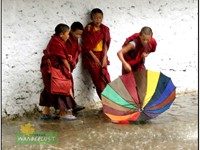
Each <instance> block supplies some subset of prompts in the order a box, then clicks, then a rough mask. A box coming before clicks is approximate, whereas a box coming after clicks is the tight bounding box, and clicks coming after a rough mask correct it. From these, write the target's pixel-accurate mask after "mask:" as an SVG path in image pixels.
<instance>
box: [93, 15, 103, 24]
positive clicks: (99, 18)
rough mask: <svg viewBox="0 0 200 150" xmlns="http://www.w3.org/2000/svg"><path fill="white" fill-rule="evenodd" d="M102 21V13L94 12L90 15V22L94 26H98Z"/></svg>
mask: <svg viewBox="0 0 200 150" xmlns="http://www.w3.org/2000/svg"><path fill="white" fill-rule="evenodd" d="M102 21H103V15H102V13H96V14H94V15H93V16H92V22H93V23H94V25H95V26H96V27H99V26H100V25H101V23H102Z"/></svg>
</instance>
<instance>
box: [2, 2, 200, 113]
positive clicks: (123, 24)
mask: <svg viewBox="0 0 200 150" xmlns="http://www.w3.org/2000/svg"><path fill="white" fill-rule="evenodd" d="M197 6H198V5H197V0H185V1H182V0H176V1H174V0H162V1H161V0H135V1H132V0H126V1H121V0H107V1H102V2H101V3H99V1H98V0H56V1H55V0H2V116H7V115H14V114H18V115H22V114H24V113H25V112H31V111H32V110H33V109H34V108H37V107H38V106H39V105H38V102H39V95H40V92H41V90H42V88H43V83H42V80H41V73H40V60H41V57H42V50H43V49H44V48H45V47H46V45H47V43H48V41H49V39H50V36H51V35H52V34H53V33H54V28H55V26H56V25H57V24H58V23H66V24H68V25H69V26H70V25H71V23H73V22H74V21H80V22H82V23H83V25H84V26H85V25H86V24H87V23H88V22H89V21H90V18H89V13H90V11H91V10H92V9H93V8H95V7H99V8H101V9H102V10H103V12H104V20H103V23H104V24H105V25H107V26H108V27H110V32H111V38H112V41H111V47H110V49H109V52H108V56H109V59H110V61H111V64H110V66H109V71H110V75H111V79H112V80H114V79H115V78H117V77H118V76H119V75H120V74H121V63H120V61H119V59H118V57H117V55H116V53H117V51H118V50H120V48H121V45H122V44H123V42H124V40H125V38H126V37H128V36H130V35H132V34H133V33H135V32H139V31H140V29H141V28H142V27H143V26H146V25H147V26H150V27H152V29H153V32H154V35H153V36H154V38H155V39H156V40H157V43H158V46H157V50H156V52H155V53H152V54H150V55H149V56H148V58H147V59H146V67H147V68H148V69H151V70H156V71H162V72H163V73H164V74H166V75H168V76H170V77H171V78H172V80H173V82H174V84H175V85H176V86H177V92H178V93H180V92H186V91H193V90H197V76H198V73H197V62H198V56H197V54H198V53H197V52H198V43H197V42H198V28H197V25H198V20H197V13H198V10H197ZM79 60H80V61H79V64H78V66H77V68H76V70H75V71H74V73H73V75H74V80H75V96H76V101H77V103H79V104H80V105H85V106H89V105H93V104H95V103H96V102H99V99H98V96H97V94H96V92H95V89H94V88H93V84H92V82H91V80H90V78H89V76H88V74H87V72H86V71H85V70H84V69H83V68H82V65H81V57H80V59H79ZM39 108H40V107H39Z"/></svg>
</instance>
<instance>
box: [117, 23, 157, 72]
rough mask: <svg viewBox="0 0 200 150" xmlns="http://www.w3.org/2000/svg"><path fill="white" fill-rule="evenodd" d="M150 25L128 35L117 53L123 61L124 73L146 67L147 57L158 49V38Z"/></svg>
mask: <svg viewBox="0 0 200 150" xmlns="http://www.w3.org/2000/svg"><path fill="white" fill-rule="evenodd" d="M152 36H153V32H152V29H151V28H150V27H143V28H142V29H141V31H140V33H135V34H133V35H131V36H130V37H128V38H127V39H126V41H125V42H124V44H123V46H122V49H121V50H119V51H118V53H117V55H118V57H119V59H120V61H121V62H122V74H125V73H129V72H131V71H142V70H144V69H145V66H144V63H145V57H147V56H148V55H149V53H151V52H155V50H156V46H157V43H156V40H155V39H154V38H153V37H152Z"/></svg>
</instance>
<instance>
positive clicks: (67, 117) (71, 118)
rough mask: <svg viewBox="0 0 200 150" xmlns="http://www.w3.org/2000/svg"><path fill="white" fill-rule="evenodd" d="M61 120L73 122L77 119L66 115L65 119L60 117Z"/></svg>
mask: <svg viewBox="0 0 200 150" xmlns="http://www.w3.org/2000/svg"><path fill="white" fill-rule="evenodd" d="M60 120H69V121H71V120H76V117H75V116H73V115H66V116H64V117H60Z"/></svg>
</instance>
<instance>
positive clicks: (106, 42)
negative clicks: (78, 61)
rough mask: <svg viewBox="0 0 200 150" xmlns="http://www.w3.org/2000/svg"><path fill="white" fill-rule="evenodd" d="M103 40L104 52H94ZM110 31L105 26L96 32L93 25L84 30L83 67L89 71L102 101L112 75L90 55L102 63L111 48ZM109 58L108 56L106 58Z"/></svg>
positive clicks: (101, 26)
mask: <svg viewBox="0 0 200 150" xmlns="http://www.w3.org/2000/svg"><path fill="white" fill-rule="evenodd" d="M102 40H103V47H102V51H94V48H95V47H96V46H97V45H98V44H99V42H100V41H102ZM110 41H111V38H110V31H109V28H108V27H107V26H105V25H103V24H101V25H100V30H97V31H96V30H95V29H94V26H93V23H90V24H88V25H87V26H86V27H85V28H84V30H83V35H82V46H83V53H82V61H83V66H84V67H85V68H86V69H88V71H89V73H90V75H91V78H92V81H93V83H94V85H95V87H96V91H97V94H98V96H99V97H100V99H101V92H102V91H103V90H104V88H105V87H106V85H107V83H109V82H110V75H109V73H108V69H107V66H106V67H98V66H97V65H96V63H95V61H94V60H93V58H92V56H91V55H90V54H89V51H91V50H92V52H93V53H94V54H95V56H96V57H97V58H98V59H99V60H100V61H101V63H102V60H103V57H104V55H105V51H106V50H108V49H109V46H110ZM106 57H107V56H106ZM107 64H108V65H109V61H108V58H107Z"/></svg>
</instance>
